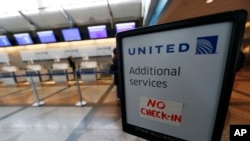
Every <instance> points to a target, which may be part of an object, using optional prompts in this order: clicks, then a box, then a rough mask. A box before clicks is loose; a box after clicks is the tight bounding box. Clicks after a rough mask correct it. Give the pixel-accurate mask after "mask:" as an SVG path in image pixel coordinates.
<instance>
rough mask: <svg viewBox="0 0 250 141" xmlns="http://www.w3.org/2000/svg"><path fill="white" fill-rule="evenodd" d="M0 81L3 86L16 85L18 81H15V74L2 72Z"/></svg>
mask: <svg viewBox="0 0 250 141" xmlns="http://www.w3.org/2000/svg"><path fill="white" fill-rule="evenodd" d="M0 79H1V81H2V84H3V85H4V86H8V85H16V80H15V77H14V73H13V72H7V71H1V72H0Z"/></svg>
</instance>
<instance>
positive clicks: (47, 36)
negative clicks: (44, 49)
mask: <svg viewBox="0 0 250 141" xmlns="http://www.w3.org/2000/svg"><path fill="white" fill-rule="evenodd" d="M37 35H38V37H39V40H40V42H41V43H53V42H56V38H55V35H54V32H53V31H52V30H48V31H39V32H37Z"/></svg>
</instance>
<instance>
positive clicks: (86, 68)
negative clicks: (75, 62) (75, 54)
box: [80, 61, 97, 82]
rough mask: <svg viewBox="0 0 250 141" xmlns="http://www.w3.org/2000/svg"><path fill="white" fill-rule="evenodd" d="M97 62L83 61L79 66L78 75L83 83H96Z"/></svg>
mask: <svg viewBox="0 0 250 141" xmlns="http://www.w3.org/2000/svg"><path fill="white" fill-rule="evenodd" d="M96 72H97V62H96V61H85V62H81V64H80V73H81V78H82V81H83V82H96V80H97V75H96Z"/></svg>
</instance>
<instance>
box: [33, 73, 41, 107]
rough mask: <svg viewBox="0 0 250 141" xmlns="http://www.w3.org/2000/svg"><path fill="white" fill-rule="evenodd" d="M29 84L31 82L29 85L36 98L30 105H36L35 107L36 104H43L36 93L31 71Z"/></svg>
mask: <svg viewBox="0 0 250 141" xmlns="http://www.w3.org/2000/svg"><path fill="white" fill-rule="evenodd" d="M30 84H31V87H32V90H33V93H34V97H35V99H36V102H35V103H34V104H32V106H36V107H37V106H41V105H43V104H44V102H43V101H40V99H39V96H38V94H37V90H36V85H35V84H34V80H33V75H32V73H31V74H30Z"/></svg>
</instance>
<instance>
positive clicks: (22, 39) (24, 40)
mask: <svg viewBox="0 0 250 141" xmlns="http://www.w3.org/2000/svg"><path fill="white" fill-rule="evenodd" d="M14 37H15V39H16V41H17V44H18V45H29V44H33V41H32V39H31V37H30V35H29V33H20V34H14Z"/></svg>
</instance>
